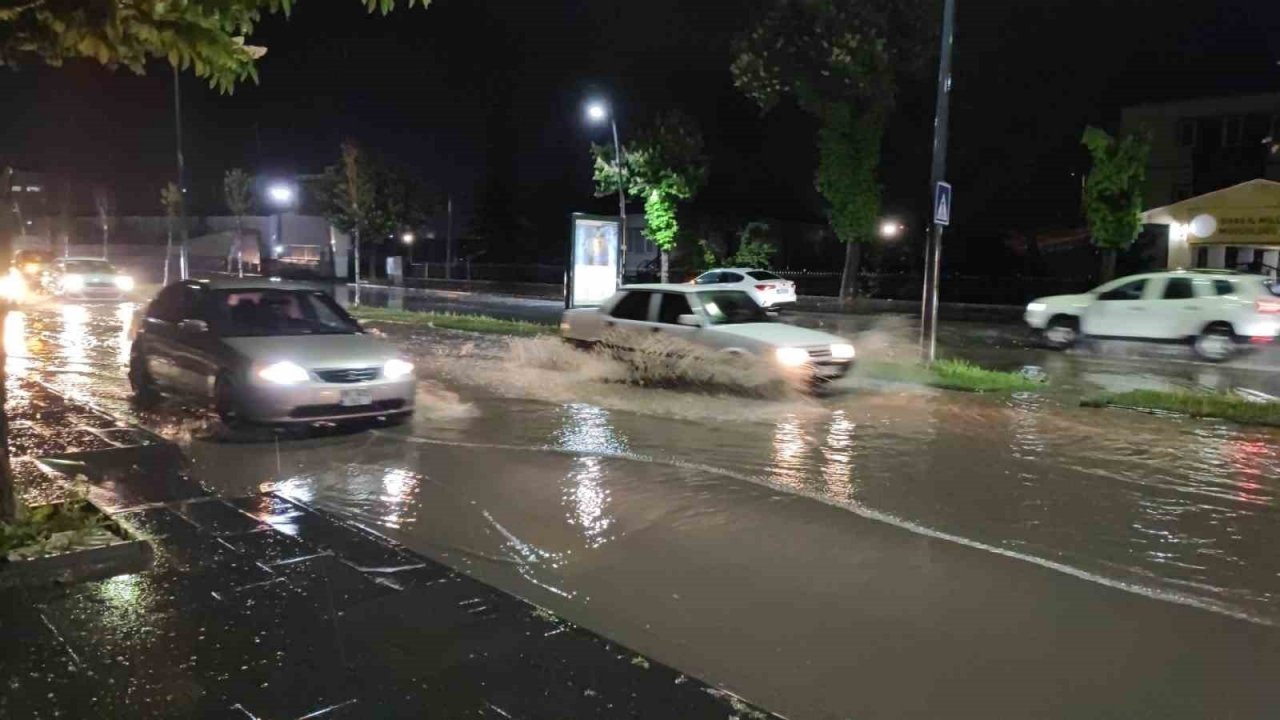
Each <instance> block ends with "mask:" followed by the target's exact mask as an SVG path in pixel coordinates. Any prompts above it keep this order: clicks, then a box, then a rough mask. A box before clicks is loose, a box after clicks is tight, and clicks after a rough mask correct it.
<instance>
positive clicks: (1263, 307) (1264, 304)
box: [1257, 300, 1280, 313]
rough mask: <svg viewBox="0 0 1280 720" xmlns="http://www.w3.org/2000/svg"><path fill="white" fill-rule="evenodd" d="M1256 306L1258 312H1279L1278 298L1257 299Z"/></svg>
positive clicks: (1279, 301) (1279, 302)
mask: <svg viewBox="0 0 1280 720" xmlns="http://www.w3.org/2000/svg"><path fill="white" fill-rule="evenodd" d="M1257 307H1258V312H1260V313H1280V300H1259V301H1258V303H1257Z"/></svg>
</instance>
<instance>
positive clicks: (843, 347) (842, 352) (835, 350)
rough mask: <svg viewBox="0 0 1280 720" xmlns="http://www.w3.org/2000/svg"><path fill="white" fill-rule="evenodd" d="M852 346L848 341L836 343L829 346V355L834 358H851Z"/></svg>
mask: <svg viewBox="0 0 1280 720" xmlns="http://www.w3.org/2000/svg"><path fill="white" fill-rule="evenodd" d="M853 355H854V352H853V346H852V345H850V344H849V343H836V344H834V345H832V346H831V357H832V358H834V359H836V360H852V359H853Z"/></svg>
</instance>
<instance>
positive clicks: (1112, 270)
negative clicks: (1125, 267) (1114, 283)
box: [1101, 248, 1116, 282]
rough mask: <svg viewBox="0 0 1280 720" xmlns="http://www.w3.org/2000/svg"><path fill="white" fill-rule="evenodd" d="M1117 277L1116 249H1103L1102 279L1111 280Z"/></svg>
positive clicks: (1103, 280) (1104, 280)
mask: <svg viewBox="0 0 1280 720" xmlns="http://www.w3.org/2000/svg"><path fill="white" fill-rule="evenodd" d="M1115 278H1116V251H1115V250H1114V249H1112V248H1103V249H1102V280H1101V282H1109V281H1111V280H1114V279H1115Z"/></svg>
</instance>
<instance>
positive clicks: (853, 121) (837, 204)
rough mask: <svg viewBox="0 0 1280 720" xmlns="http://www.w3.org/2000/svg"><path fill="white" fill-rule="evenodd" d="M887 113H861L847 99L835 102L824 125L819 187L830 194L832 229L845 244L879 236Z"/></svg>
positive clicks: (821, 130) (826, 194) (868, 240)
mask: <svg viewBox="0 0 1280 720" xmlns="http://www.w3.org/2000/svg"><path fill="white" fill-rule="evenodd" d="M882 134H883V123H882V122H881V116H880V115H878V114H874V113H864V114H861V115H859V114H855V113H854V112H853V109H852V108H851V107H850V106H849V105H848V104H844V103H836V104H832V105H830V106H829V107H828V108H827V110H826V112H825V113H824V115H823V122H822V126H821V127H820V128H819V129H818V175H817V181H816V185H817V188H818V192H820V193H822V196H823V197H824V198H826V199H827V214H828V217H829V218H830V221H831V229H832V230H834V231H835V233H836V237H837V238H839V239H840V241H841V242H845V243H853V242H859V243H866V242H871V241H873V240H874V239H875V238H876V237H877V233H876V222H877V220H878V219H879V217H880V183H879V180H878V179H877V177H876V168H877V167H878V166H879V164H880V138H881V136H882Z"/></svg>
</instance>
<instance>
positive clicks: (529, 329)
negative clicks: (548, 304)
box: [348, 306, 556, 337]
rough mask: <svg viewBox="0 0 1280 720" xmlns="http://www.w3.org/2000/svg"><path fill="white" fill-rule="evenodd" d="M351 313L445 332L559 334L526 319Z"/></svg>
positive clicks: (369, 309) (383, 310)
mask: <svg viewBox="0 0 1280 720" xmlns="http://www.w3.org/2000/svg"><path fill="white" fill-rule="evenodd" d="M348 311H349V312H350V313H351V314H352V316H354V317H355V318H356V319H357V320H362V321H367V322H385V323H396V324H399V325H414V326H418V327H433V328H441V329H444V330H465V331H467V332H478V333H488V334H491V335H518V336H522V337H532V336H535V335H554V334H555V333H556V328H555V327H554V326H552V325H543V324H541V323H531V322H525V321H523V320H503V319H500V318H495V317H490V316H488V315H458V314H455V313H439V312H414V311H412V310H390V309H387V308H377V307H367V306H361V307H356V308H348Z"/></svg>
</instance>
